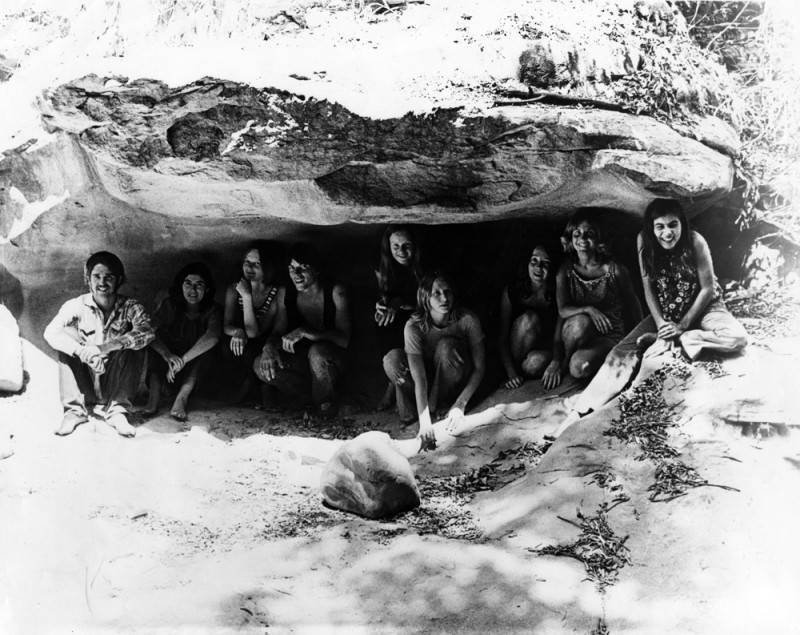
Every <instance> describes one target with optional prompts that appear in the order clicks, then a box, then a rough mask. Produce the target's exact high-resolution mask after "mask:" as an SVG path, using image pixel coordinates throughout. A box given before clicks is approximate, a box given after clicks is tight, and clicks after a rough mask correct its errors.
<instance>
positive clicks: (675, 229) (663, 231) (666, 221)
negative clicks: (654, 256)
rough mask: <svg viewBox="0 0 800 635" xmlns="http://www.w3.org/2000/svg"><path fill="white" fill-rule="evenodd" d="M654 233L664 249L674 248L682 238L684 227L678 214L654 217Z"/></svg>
mask: <svg viewBox="0 0 800 635" xmlns="http://www.w3.org/2000/svg"><path fill="white" fill-rule="evenodd" d="M653 233H654V234H655V235H656V241H657V242H658V244H659V245H661V248H662V249H666V250H667V251H669V250H670V249H674V248H675V246H676V245H677V244H678V241H679V240H680V239H681V234H682V233H683V227H681V219H680V218H679V217H678V215H677V214H664V216H657V217H656V218H654V219H653Z"/></svg>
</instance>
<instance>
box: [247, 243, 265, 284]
mask: <svg viewBox="0 0 800 635" xmlns="http://www.w3.org/2000/svg"><path fill="white" fill-rule="evenodd" d="M242 274H243V275H244V277H245V280H249V281H250V282H261V281H263V280H264V270H263V269H262V268H261V254H259V253H258V250H257V249H251V250H250V251H248V252H247V253H246V254H245V255H244V260H243V261H242Z"/></svg>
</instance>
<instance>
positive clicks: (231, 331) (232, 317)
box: [222, 286, 246, 337]
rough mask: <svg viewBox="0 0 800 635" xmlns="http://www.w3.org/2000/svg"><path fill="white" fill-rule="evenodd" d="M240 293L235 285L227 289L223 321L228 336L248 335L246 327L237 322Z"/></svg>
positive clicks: (224, 330) (223, 330) (224, 331)
mask: <svg viewBox="0 0 800 635" xmlns="http://www.w3.org/2000/svg"><path fill="white" fill-rule="evenodd" d="M238 297H239V294H238V293H237V292H236V289H235V288H234V287H233V286H229V287H228V288H227V289H225V315H224V318H223V321H222V332H223V333H225V335H227V336H228V337H233V336H234V335H240V336H241V335H246V333H245V331H244V329H243V328H242V327H240V326H238V325H237V324H236V304H237V298H238Z"/></svg>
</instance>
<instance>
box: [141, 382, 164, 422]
mask: <svg viewBox="0 0 800 635" xmlns="http://www.w3.org/2000/svg"><path fill="white" fill-rule="evenodd" d="M147 393H148V395H147V405H146V406H145V407H144V414H146V415H154V414H156V413H157V412H158V403H159V402H160V401H161V378H160V377H159V376H158V373H150V374H149V375H148V377H147Z"/></svg>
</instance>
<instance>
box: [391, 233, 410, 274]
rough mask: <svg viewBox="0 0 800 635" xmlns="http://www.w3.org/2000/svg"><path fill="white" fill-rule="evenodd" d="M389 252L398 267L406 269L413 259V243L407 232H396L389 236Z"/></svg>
mask: <svg viewBox="0 0 800 635" xmlns="http://www.w3.org/2000/svg"><path fill="white" fill-rule="evenodd" d="M389 250H390V251H391V253H392V258H394V260H395V262H397V264H398V265H401V266H403V267H407V266H409V265H410V264H411V261H412V260H413V258H414V242H413V241H412V240H411V236H410V235H409V233H408V232H405V231H398V232H394V233H393V234H392V235H391V236H389Z"/></svg>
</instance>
